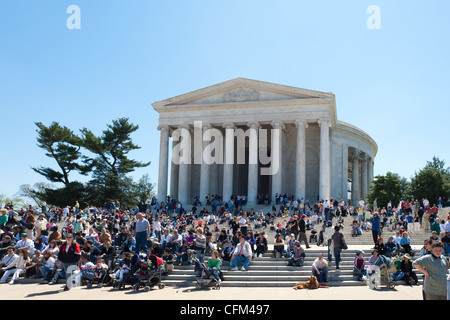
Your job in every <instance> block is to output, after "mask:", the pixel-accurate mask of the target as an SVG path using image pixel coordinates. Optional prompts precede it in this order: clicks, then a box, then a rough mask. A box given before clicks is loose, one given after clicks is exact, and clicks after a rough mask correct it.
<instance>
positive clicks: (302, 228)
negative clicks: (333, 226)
mask: <svg viewBox="0 0 450 320" xmlns="http://www.w3.org/2000/svg"><path fill="white" fill-rule="evenodd" d="M305 218H306V215H304V214H303V215H302V216H301V219H300V221H299V222H298V230H299V233H298V242H300V244H301V243H302V241H304V242H305V246H306V249H309V248H311V247H310V246H309V243H308V238H307V237H306V222H305Z"/></svg>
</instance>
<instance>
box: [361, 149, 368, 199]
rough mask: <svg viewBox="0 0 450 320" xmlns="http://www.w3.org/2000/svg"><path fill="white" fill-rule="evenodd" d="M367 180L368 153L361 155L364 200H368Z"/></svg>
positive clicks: (362, 196) (362, 195)
mask: <svg viewBox="0 0 450 320" xmlns="http://www.w3.org/2000/svg"><path fill="white" fill-rule="evenodd" d="M367 180H368V178H367V155H366V154H363V155H362V156H361V198H362V199H364V200H367V199H366V195H367V186H368V183H367Z"/></svg>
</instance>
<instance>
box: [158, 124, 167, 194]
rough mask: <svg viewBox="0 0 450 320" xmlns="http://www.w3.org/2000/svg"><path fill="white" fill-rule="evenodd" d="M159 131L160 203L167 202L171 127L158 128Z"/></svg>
mask: <svg viewBox="0 0 450 320" xmlns="http://www.w3.org/2000/svg"><path fill="white" fill-rule="evenodd" d="M158 130H160V131H161V137H160V142H159V171H158V202H166V201H167V181H168V175H169V127H168V126H158Z"/></svg>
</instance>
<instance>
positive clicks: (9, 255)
mask: <svg viewBox="0 0 450 320" xmlns="http://www.w3.org/2000/svg"><path fill="white" fill-rule="evenodd" d="M17 258H19V256H18V255H17V254H15V253H14V247H8V249H7V250H6V255H5V256H4V257H3V259H2V262H1V264H0V267H2V268H4V267H7V266H9V265H10V264H11V263H12V262H13V261H14V260H16V259H17Z"/></svg>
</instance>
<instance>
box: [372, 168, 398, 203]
mask: <svg viewBox="0 0 450 320" xmlns="http://www.w3.org/2000/svg"><path fill="white" fill-rule="evenodd" d="M404 188H405V180H404V179H403V178H401V177H400V176H399V175H398V174H397V173H392V172H388V173H386V175H384V176H383V175H378V176H376V177H375V179H374V180H373V182H372V184H371V186H370V192H369V194H368V195H367V199H368V201H369V203H373V200H375V199H377V206H378V207H379V208H382V207H386V206H387V204H388V203H389V201H392V205H393V206H396V205H397V204H398V203H399V202H400V200H401V199H402V197H403V193H402V189H404Z"/></svg>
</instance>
